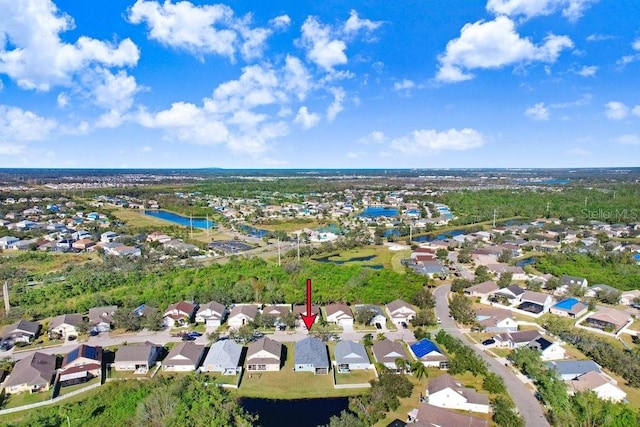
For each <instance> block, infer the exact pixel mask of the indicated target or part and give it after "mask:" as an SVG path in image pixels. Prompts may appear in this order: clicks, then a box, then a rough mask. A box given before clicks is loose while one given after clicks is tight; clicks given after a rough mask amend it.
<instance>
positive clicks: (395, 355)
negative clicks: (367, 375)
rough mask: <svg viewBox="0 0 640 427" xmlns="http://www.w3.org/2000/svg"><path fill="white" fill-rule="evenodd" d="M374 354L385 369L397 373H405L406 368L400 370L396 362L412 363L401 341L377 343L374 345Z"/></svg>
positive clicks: (385, 340) (386, 340)
mask: <svg viewBox="0 0 640 427" xmlns="http://www.w3.org/2000/svg"><path fill="white" fill-rule="evenodd" d="M372 352H373V358H374V359H375V360H376V362H378V363H382V364H383V365H384V366H385V367H387V368H389V369H391V370H392V371H395V372H397V373H402V372H404V367H403V368H399V367H398V366H397V365H396V360H398V359H402V360H404V361H405V362H407V363H409V362H410V361H411V359H410V357H409V355H408V354H407V351H406V350H405V348H404V346H403V345H402V343H401V342H399V341H391V340H388V339H384V340H382V341H376V342H375V343H374V344H373V347H372Z"/></svg>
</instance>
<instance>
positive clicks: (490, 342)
mask: <svg viewBox="0 0 640 427" xmlns="http://www.w3.org/2000/svg"><path fill="white" fill-rule="evenodd" d="M495 343H496V340H494V339H493V338H489V339H488V340H484V341H482V345H485V346H489V345H493V344H495Z"/></svg>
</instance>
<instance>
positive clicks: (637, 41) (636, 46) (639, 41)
mask: <svg viewBox="0 0 640 427" xmlns="http://www.w3.org/2000/svg"><path fill="white" fill-rule="evenodd" d="M631 47H633V48H634V49H635V50H640V37H638V38H637V39H635V40H634V42H633V43H631Z"/></svg>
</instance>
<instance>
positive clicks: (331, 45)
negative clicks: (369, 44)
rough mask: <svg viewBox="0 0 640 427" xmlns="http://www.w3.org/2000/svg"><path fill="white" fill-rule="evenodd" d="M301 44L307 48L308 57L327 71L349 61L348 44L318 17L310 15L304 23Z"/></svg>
mask: <svg viewBox="0 0 640 427" xmlns="http://www.w3.org/2000/svg"><path fill="white" fill-rule="evenodd" d="M301 31H302V38H301V44H302V46H303V47H304V48H305V49H306V50H307V58H309V60H310V61H312V62H313V63H315V64H316V65H318V66H320V67H322V68H324V69H325V70H327V71H332V70H333V67H335V66H336V65H344V64H346V63H347V55H346V53H345V50H347V44H346V43H345V42H344V41H342V40H339V39H337V38H335V36H334V34H332V31H331V28H330V27H329V26H328V25H323V24H321V23H320V21H318V18H316V17H313V16H310V17H308V18H307V19H306V20H305V21H304V24H302V29H301Z"/></svg>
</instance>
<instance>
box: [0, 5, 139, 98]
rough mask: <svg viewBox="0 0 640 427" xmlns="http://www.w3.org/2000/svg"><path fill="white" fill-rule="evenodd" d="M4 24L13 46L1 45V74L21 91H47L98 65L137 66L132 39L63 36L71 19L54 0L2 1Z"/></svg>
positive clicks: (1, 24)
mask: <svg viewBox="0 0 640 427" xmlns="http://www.w3.org/2000/svg"><path fill="white" fill-rule="evenodd" d="M0 8H1V9H2V11H3V13H2V14H1V15H0V28H1V29H2V31H1V32H2V33H3V36H2V38H3V39H4V38H6V39H7V40H11V45H10V46H9V45H5V43H0V73H3V74H7V75H8V76H9V77H10V78H11V79H13V80H15V81H16V82H17V84H18V86H19V87H21V88H23V89H33V90H40V91H49V90H50V89H51V88H52V87H54V86H70V85H71V84H72V82H73V81H74V78H75V77H76V76H77V75H81V74H82V73H83V72H84V71H86V70H87V69H88V68H89V67H91V66H94V65H99V66H104V67H126V66H133V65H136V64H137V62H138V59H139V56H140V52H139V50H138V47H137V46H136V45H135V44H134V43H133V42H132V41H131V40H130V39H128V38H127V39H124V40H122V41H120V42H119V43H114V42H105V41H100V40H96V39H92V38H90V37H84V36H83V37H79V38H78V39H77V40H76V41H75V43H67V42H65V41H63V40H62V39H61V37H60V35H61V34H62V33H64V32H66V31H69V30H71V29H73V27H74V22H73V19H72V18H71V17H70V16H68V15H66V14H63V13H60V12H59V11H58V9H57V7H56V5H55V4H54V3H53V2H52V1H50V0H33V1H29V2H27V1H11V0H0Z"/></svg>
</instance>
